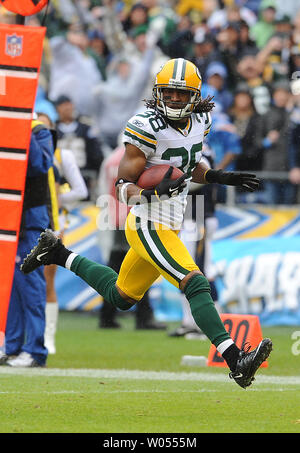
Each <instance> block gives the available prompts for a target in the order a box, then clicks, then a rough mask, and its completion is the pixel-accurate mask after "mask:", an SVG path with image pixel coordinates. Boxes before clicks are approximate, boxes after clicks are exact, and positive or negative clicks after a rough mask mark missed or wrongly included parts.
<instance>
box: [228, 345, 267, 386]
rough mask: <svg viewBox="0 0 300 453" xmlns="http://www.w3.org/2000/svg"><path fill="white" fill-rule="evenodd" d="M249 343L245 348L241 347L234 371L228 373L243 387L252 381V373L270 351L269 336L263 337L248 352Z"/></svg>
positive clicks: (253, 373)
mask: <svg viewBox="0 0 300 453" xmlns="http://www.w3.org/2000/svg"><path fill="white" fill-rule="evenodd" d="M250 347H251V346H250V345H249V347H248V348H247V350H245V349H242V350H241V351H240V355H239V358H238V361H237V365H236V369H235V371H233V372H231V373H229V377H230V378H231V379H234V380H235V382H236V383H237V384H238V385H240V386H241V387H243V388H246V387H249V385H251V384H252V381H254V379H255V378H254V375H255V373H256V371H257V370H258V368H259V367H260V365H261V364H262V363H263V362H264V361H265V360H266V359H267V358H268V357H269V355H270V352H271V351H272V341H271V340H270V338H265V339H264V340H262V341H261V342H260V343H259V345H258V346H257V347H256V348H255V349H253V351H250V352H249V349H250Z"/></svg>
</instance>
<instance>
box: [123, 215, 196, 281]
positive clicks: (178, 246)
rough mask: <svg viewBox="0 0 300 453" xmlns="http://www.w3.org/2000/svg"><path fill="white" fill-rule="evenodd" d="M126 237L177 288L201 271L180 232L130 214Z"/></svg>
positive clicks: (134, 248)
mask: <svg viewBox="0 0 300 453" xmlns="http://www.w3.org/2000/svg"><path fill="white" fill-rule="evenodd" d="M126 236H127V240H128V242H129V244H130V246H131V247H132V248H133V250H135V251H136V253H137V254H138V255H139V256H141V257H142V258H144V260H146V261H148V262H149V263H150V264H152V265H153V266H154V267H155V268H156V269H157V270H158V271H159V273H160V274H162V275H163V276H164V277H165V278H166V279H167V280H168V281H169V282H171V283H172V284H173V285H175V286H176V287H177V288H178V287H179V284H180V282H181V281H182V280H183V279H184V278H185V277H186V276H187V275H188V274H189V273H190V272H192V271H194V270H197V271H198V270H199V268H198V266H197V265H196V264H195V262H194V260H193V258H192V257H191V255H190V254H189V252H188V250H187V248H186V247H185V245H184V244H183V242H182V241H181V240H180V238H179V237H178V232H176V231H174V230H170V229H168V228H167V227H165V226H164V225H160V224H157V223H154V222H151V221H147V220H146V221H144V220H141V219H139V218H138V217H135V216H133V214H129V216H128V220H127V228H126Z"/></svg>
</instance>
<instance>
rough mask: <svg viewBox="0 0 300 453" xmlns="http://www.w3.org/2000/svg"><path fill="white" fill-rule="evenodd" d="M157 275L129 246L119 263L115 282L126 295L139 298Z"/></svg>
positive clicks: (152, 267) (149, 264)
mask: <svg viewBox="0 0 300 453" xmlns="http://www.w3.org/2000/svg"><path fill="white" fill-rule="evenodd" d="M159 275H160V273H159V271H158V270H157V269H156V268H155V267H154V266H153V265H152V264H151V263H149V262H148V261H146V260H145V259H144V258H142V257H141V256H140V255H138V254H137V253H136V252H135V251H134V250H133V249H132V248H130V249H129V250H128V252H127V254H126V256H125V258H124V260H123V262H122V264H121V267H120V271H119V276H118V280H117V282H116V284H117V286H118V288H119V289H120V290H121V291H123V292H124V293H125V294H126V295H127V296H128V297H130V298H132V299H134V300H141V299H142V297H143V296H144V294H145V292H146V291H147V290H148V289H149V288H150V286H151V285H152V284H153V283H154V282H155V280H156V279H157V278H158V277H159Z"/></svg>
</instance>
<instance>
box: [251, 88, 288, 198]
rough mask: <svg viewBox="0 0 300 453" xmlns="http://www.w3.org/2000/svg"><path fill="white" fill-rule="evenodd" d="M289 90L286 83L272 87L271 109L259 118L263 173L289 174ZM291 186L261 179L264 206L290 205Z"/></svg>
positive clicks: (281, 182) (279, 181)
mask: <svg viewBox="0 0 300 453" xmlns="http://www.w3.org/2000/svg"><path fill="white" fill-rule="evenodd" d="M290 96H291V93H290V87H289V83H288V82H277V83H276V84H274V88H273V94H272V100H273V103H272V107H271V108H270V110H269V111H268V112H267V113H266V114H265V115H263V116H262V118H261V123H260V124H261V132H259V133H261V137H262V145H263V163H262V170H263V171H268V172H275V173H276V172H278V171H279V172H284V171H288V169H289V167H288V128H289V119H290V112H289V110H288V108H289V106H290ZM293 192H294V191H293V187H292V186H291V184H290V183H289V182H286V181H285V180H284V178H283V179H282V180H278V179H277V180H272V179H265V180H264V191H263V194H262V201H263V202H264V203H267V204H290V203H292V202H293Z"/></svg>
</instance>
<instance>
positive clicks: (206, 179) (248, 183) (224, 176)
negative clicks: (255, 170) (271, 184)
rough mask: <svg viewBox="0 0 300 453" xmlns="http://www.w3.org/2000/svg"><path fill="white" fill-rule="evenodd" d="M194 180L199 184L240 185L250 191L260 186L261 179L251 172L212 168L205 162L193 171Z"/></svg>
mask: <svg viewBox="0 0 300 453" xmlns="http://www.w3.org/2000/svg"><path fill="white" fill-rule="evenodd" d="M192 181H193V182H197V183H199V184H209V183H217V184H224V185H227V186H240V187H242V188H243V189H245V190H247V191H248V192H254V190H257V189H258V188H259V179H258V178H256V176H255V175H253V174H251V173H239V172H232V171H223V170H212V169H211V168H209V167H208V166H207V165H206V164H205V163H204V162H200V163H198V165H197V167H196V168H195V169H194V171H193V173H192Z"/></svg>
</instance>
